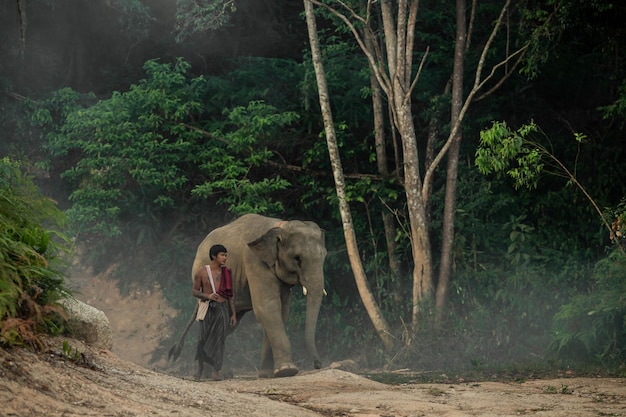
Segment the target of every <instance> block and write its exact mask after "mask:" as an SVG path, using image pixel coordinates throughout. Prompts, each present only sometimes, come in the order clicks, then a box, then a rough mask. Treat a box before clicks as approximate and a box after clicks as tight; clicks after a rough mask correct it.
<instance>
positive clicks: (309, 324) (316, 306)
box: [304, 288, 322, 369]
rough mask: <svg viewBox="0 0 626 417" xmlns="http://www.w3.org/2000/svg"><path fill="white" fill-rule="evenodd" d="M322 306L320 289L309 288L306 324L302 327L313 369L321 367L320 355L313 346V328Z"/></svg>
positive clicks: (314, 345)
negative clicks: (312, 289)
mask: <svg viewBox="0 0 626 417" xmlns="http://www.w3.org/2000/svg"><path fill="white" fill-rule="evenodd" d="M321 304H322V289H321V288H320V289H316V290H315V291H311V289H310V288H309V291H308V294H307V296H306V322H305V326H304V344H305V346H306V350H307V352H308V353H309V356H310V357H311V358H312V359H313V366H314V367H315V369H320V368H321V367H322V361H321V360H320V355H319V354H318V353H317V347H316V344H315V328H316V325H317V317H318V315H319V312H320V305H321Z"/></svg>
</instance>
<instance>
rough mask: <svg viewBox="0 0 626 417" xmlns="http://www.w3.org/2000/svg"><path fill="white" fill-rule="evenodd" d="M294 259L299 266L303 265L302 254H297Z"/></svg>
mask: <svg viewBox="0 0 626 417" xmlns="http://www.w3.org/2000/svg"><path fill="white" fill-rule="evenodd" d="M293 260H294V261H296V263H297V264H298V266H300V265H302V258H301V257H300V255H296V256H294V257H293Z"/></svg>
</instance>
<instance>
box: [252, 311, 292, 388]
mask: <svg viewBox="0 0 626 417" xmlns="http://www.w3.org/2000/svg"><path fill="white" fill-rule="evenodd" d="M283 311H284V310H283V308H282V307H281V306H280V305H279V303H274V304H273V305H270V306H263V307H262V308H258V309H257V310H255V314H256V316H257V320H258V321H259V323H261V326H263V330H264V332H263V347H262V349H261V369H260V371H259V376H261V375H267V374H271V373H273V376H275V377H283V376H293V375H295V374H297V373H298V368H297V367H296V365H295V364H294V363H293V362H292V360H291V344H290V342H289V338H288V337H287V333H286V332H285V326H284V322H283V317H282V313H283Z"/></svg>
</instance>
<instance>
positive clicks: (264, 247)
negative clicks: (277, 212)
mask: <svg viewBox="0 0 626 417" xmlns="http://www.w3.org/2000/svg"><path fill="white" fill-rule="evenodd" d="M281 240H282V234H281V229H280V227H273V228H271V229H270V230H268V231H267V233H265V234H264V235H263V236H261V237H260V238H258V239H256V240H255V241H253V242H249V243H248V247H250V250H251V251H252V253H254V254H255V255H256V256H258V257H259V258H260V259H261V260H262V261H263V262H265V263H266V264H267V265H268V266H269V267H273V266H274V264H275V263H276V259H278V242H280V241H281Z"/></svg>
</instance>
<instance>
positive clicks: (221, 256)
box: [215, 252, 228, 266]
mask: <svg viewBox="0 0 626 417" xmlns="http://www.w3.org/2000/svg"><path fill="white" fill-rule="evenodd" d="M227 258H228V254H227V253H226V252H218V253H217V255H216V256H215V260H216V261H217V263H218V264H219V265H220V266H222V265H224V264H226V259H227Z"/></svg>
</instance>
